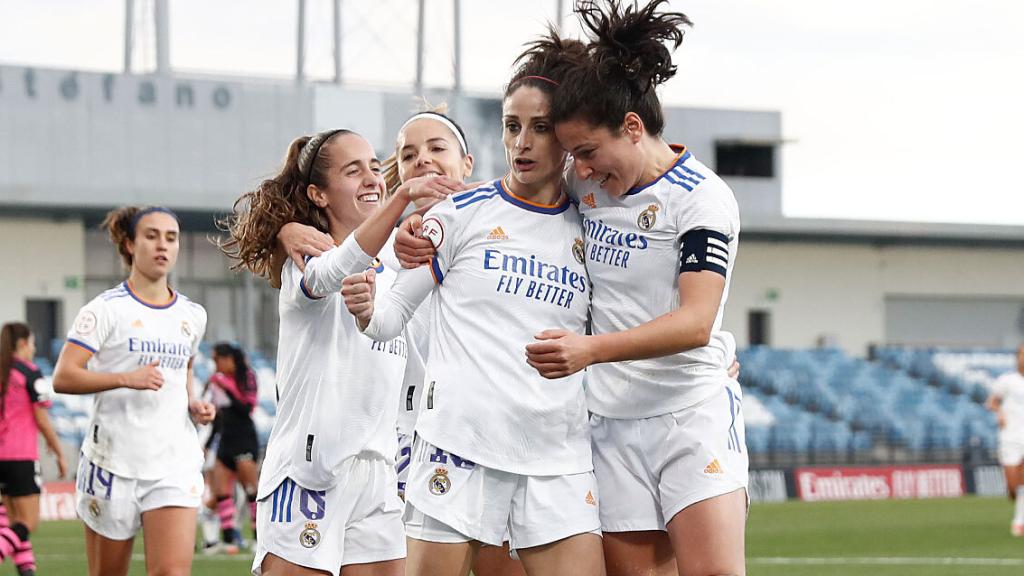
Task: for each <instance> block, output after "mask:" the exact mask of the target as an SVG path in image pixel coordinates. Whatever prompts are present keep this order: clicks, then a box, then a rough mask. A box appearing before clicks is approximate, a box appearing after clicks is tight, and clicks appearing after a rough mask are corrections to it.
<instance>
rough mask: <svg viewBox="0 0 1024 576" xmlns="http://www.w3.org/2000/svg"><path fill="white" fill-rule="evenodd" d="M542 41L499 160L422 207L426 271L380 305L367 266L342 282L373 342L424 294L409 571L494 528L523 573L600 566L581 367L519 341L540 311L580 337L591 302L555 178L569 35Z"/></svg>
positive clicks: (592, 570)
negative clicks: (547, 359)
mask: <svg viewBox="0 0 1024 576" xmlns="http://www.w3.org/2000/svg"><path fill="white" fill-rule="evenodd" d="M574 46H577V47H579V48H581V46H579V45H574ZM546 48H548V49H547V50H535V51H533V52H531V53H530V57H529V58H527V59H526V61H525V62H524V64H523V65H522V66H521V67H520V68H519V69H518V70H517V72H516V74H515V75H514V76H513V78H512V81H511V82H510V84H509V86H508V88H507V89H506V92H505V98H504V101H503V126H504V130H503V140H504V145H505V151H506V157H507V160H508V163H509V168H510V172H509V173H508V174H507V175H506V176H505V177H504V178H502V179H500V180H495V181H493V182H490V183H487V184H485V185H483V186H480V187H478V188H476V189H474V190H470V191H468V192H464V193H461V194H456V195H454V196H452V197H451V198H449V199H447V200H444V201H442V202H441V203H439V204H438V205H436V206H435V207H434V208H433V209H431V210H430V211H429V212H428V213H427V214H426V216H425V218H424V230H425V235H426V237H428V238H430V239H431V240H432V241H433V243H434V245H435V246H436V248H437V256H436V258H435V259H434V260H433V263H432V266H431V267H430V269H414V270H404V271H402V272H401V273H400V274H399V279H398V281H397V282H396V283H395V285H394V286H393V287H392V289H391V290H390V292H389V293H388V294H387V295H386V302H385V303H384V304H383V305H381V304H380V303H378V302H375V301H374V298H373V286H374V284H375V279H374V274H373V273H372V272H367V273H364V274H359V275H356V276H353V277H350V278H349V279H346V281H345V287H344V289H343V294H344V295H345V298H346V304H347V305H348V307H349V311H350V312H352V313H353V314H354V315H355V316H356V318H357V320H358V321H359V323H360V326H362V327H363V328H364V329H365V332H366V333H367V334H370V335H372V336H373V337H375V338H388V337H391V336H392V335H394V334H396V333H398V332H400V331H401V329H402V327H403V326H404V325H405V323H406V322H407V321H408V319H409V318H410V317H411V316H412V314H413V312H414V311H415V310H416V308H417V307H418V306H419V305H420V303H421V302H422V301H423V300H424V299H425V298H426V297H427V295H429V294H431V293H433V298H432V300H431V302H430V304H429V305H430V306H431V307H432V309H433V321H432V325H431V333H430V352H429V355H428V358H427V366H426V377H425V378H424V384H425V385H426V390H425V391H424V395H425V397H424V398H425V400H424V402H423V405H422V406H421V413H420V415H419V420H418V421H417V423H416V433H417V439H416V441H415V444H414V447H413V462H412V465H411V470H410V473H409V482H408V484H407V485H406V512H405V516H406V528H407V532H408V535H409V538H410V539H409V543H410V548H409V567H410V573H411V574H446V575H447V574H451V575H462V574H467V573H468V571H469V567H470V565H471V564H472V560H473V557H474V555H475V552H476V550H477V549H478V547H479V545H480V543H488V544H493V545H498V544H500V543H501V542H502V540H503V539H504V536H505V533H506V531H507V532H508V534H509V537H510V544H511V547H512V548H513V549H515V550H516V552H517V553H518V555H519V557H520V558H521V559H522V562H523V566H524V567H525V569H526V572H527V574H570V575H571V574H601V573H603V572H604V568H603V558H602V555H601V544H600V538H599V536H598V535H597V534H596V532H597V530H598V525H599V519H598V516H597V493H596V492H595V488H596V486H595V484H594V479H593V473H592V463H591V458H590V448H589V439H588V438H587V427H586V407H585V403H584V395H583V387H582V375H574V376H570V377H568V378H565V379H561V380H557V381H555V382H548V381H545V380H544V379H542V378H540V377H539V376H538V375H537V374H536V373H535V372H533V371H532V370H531V369H530V368H529V367H528V366H527V365H526V364H525V363H523V361H522V358H521V356H520V355H519V353H517V352H516V351H515V350H517V349H520V348H519V346H522V345H525V344H526V343H527V342H528V341H529V340H530V339H531V337H532V335H533V334H534V333H536V331H537V329H538V328H540V327H541V326H543V325H545V324H546V323H548V322H551V321H555V322H557V323H559V324H561V325H562V326H564V327H565V328H566V329H568V330H571V331H574V332H578V333H582V332H583V331H584V328H585V323H586V315H587V306H588V300H589V297H588V292H589V289H590V288H589V282H588V280H587V276H586V269H585V268H584V266H583V259H582V253H581V252H579V247H580V246H581V245H582V241H583V240H582V238H581V237H580V228H579V220H578V215H577V214H576V210H575V208H574V207H573V206H572V205H571V203H570V202H569V200H568V198H567V197H566V196H565V194H564V193H563V192H562V190H561V186H560V181H561V171H562V169H563V166H564V161H565V155H564V154H563V153H562V151H561V149H560V148H559V146H558V143H557V141H556V140H555V138H554V133H553V131H552V129H551V128H552V127H551V124H550V122H549V121H548V118H547V115H548V107H549V94H550V92H551V91H553V87H554V84H555V82H554V81H553V80H551V78H550V75H553V74H556V73H557V68H558V67H559V66H564V65H565V61H564V60H563V59H562V58H558V57H555V56H564V55H565V54H564V50H565V47H564V46H562V45H561V44H560V43H559V44H557V45H553V46H549V47H546ZM392 213H393V214H394V213H395V211H394V210H393V211H392ZM397 215H398V214H395V218H397ZM389 232H390V230H388V229H387V228H386V227H382V228H379V229H376V230H374V231H373V233H374V234H376V235H377V236H376V239H379V238H381V237H386V235H387V234H388V233H389ZM366 236H369V234H367V235H366ZM362 240H363V238H362V237H361V238H360V244H363V242H362ZM382 243H383V241H382V240H381V241H378V242H375V245H380V244H382ZM343 248H344V247H343ZM484 319H493V320H494V321H496V322H497V323H496V324H495V325H491V324H489V323H488V322H486V321H482V320H484Z"/></svg>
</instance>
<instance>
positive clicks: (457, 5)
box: [452, 0, 462, 95]
mask: <svg viewBox="0 0 1024 576" xmlns="http://www.w3.org/2000/svg"><path fill="white" fill-rule="evenodd" d="M452 8H453V9H454V12H455V14H454V15H453V17H452V26H453V27H454V28H455V30H454V32H455V46H454V50H455V55H454V62H453V68H454V70H453V71H452V75H453V76H454V78H453V84H454V86H453V87H452V90H453V91H454V92H455V94H456V95H458V94H459V93H460V92H462V2H460V0H452Z"/></svg>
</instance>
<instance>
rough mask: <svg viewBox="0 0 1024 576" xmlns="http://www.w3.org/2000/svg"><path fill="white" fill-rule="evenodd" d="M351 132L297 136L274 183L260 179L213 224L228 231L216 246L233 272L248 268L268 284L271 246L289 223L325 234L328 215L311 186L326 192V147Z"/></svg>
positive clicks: (272, 180)
mask: <svg viewBox="0 0 1024 576" xmlns="http://www.w3.org/2000/svg"><path fill="white" fill-rule="evenodd" d="M345 134H353V132H352V131H350V130H329V131H327V132H320V133H318V134H315V135H313V136H300V137H298V138H296V139H295V140H293V141H292V143H291V145H289V146H288V152H287V154H286V155H285V159H284V166H283V167H282V168H281V171H280V172H278V174H277V175H276V176H274V177H273V178H269V179H267V180H264V181H263V182H261V183H260V184H259V186H257V187H256V189H255V190H251V191H249V192H246V193H245V194H242V196H241V197H240V198H238V200H235V203H234V206H233V207H232V211H231V214H228V215H227V216H226V217H224V218H222V219H220V220H218V221H217V226H218V228H220V229H221V230H222V231H224V232H227V234H228V239H227V240H223V241H221V240H218V241H217V242H216V244H217V246H218V247H219V248H220V249H221V251H222V252H224V254H225V255H227V257H228V258H230V259H231V260H234V263H233V264H232V266H231V268H232V269H233V270H238V269H240V268H243V267H245V268H248V269H249V270H250V271H251V272H252V273H253V274H256V275H257V276H260V277H262V278H267V279H270V278H271V277H272V273H273V270H272V269H271V268H272V266H271V259H272V258H273V254H274V244H275V242H276V238H277V233H278V231H280V230H281V227H282V226H284V225H285V224H287V223H289V222H298V223H300V224H305V225H307V226H312V227H314V228H316V229H317V230H320V231H321V232H327V231H328V226H327V215H326V214H325V213H324V211H323V210H322V209H321V208H320V207H318V206H317V205H316V204H314V203H313V201H312V200H310V199H309V196H308V194H307V193H306V190H307V188H308V186H309V185H311V184H312V185H314V186H317V187H320V188H326V187H327V173H328V171H329V170H330V158H329V156H328V153H327V148H328V145H329V144H330V143H331V142H333V141H334V140H335V139H336V138H338V137H339V136H342V135H345Z"/></svg>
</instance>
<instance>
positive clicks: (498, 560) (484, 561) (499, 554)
mask: <svg viewBox="0 0 1024 576" xmlns="http://www.w3.org/2000/svg"><path fill="white" fill-rule="evenodd" d="M473 576H526V571H524V570H523V563H522V562H520V561H518V560H516V559H515V558H512V556H511V555H510V554H509V549H508V542H505V543H504V544H502V545H501V546H483V547H481V548H480V553H479V554H477V556H476V562H474V563H473Z"/></svg>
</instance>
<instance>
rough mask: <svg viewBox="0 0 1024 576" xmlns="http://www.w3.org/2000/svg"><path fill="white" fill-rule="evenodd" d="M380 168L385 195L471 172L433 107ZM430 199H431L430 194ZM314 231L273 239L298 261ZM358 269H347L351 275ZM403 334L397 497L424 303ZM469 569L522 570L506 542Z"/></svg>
mask: <svg viewBox="0 0 1024 576" xmlns="http://www.w3.org/2000/svg"><path fill="white" fill-rule="evenodd" d="M384 167H385V168H384V180H385V183H386V185H387V188H388V190H389V195H394V194H398V193H399V190H400V188H401V186H403V185H405V186H406V188H407V189H408V188H410V187H415V186H417V185H421V184H426V183H429V182H430V181H429V178H431V177H444V178H449V179H451V181H453V182H464V181H465V180H467V179H468V178H469V177H470V175H471V174H472V170H473V156H472V154H470V151H469V145H468V143H467V141H466V136H465V133H464V132H463V130H462V128H461V127H459V125H458V124H456V123H455V121H454V120H452V119H451V118H449V117H448V116H445V115H444V114H443V109H435V110H433V111H425V112H420V113H418V114H414V115H413V116H412V117H410V118H409V119H408V120H406V122H405V123H404V124H403V125H402V128H401V129H400V130H399V131H398V138H397V141H396V144H395V154H394V155H393V156H392V157H391V158H389V159H388V160H386V161H385V162H384ZM430 200H431V201H432V202H436V198H430ZM422 202H423V201H421V203H422ZM368 225H370V224H364V226H368ZM361 228H362V227H361ZM317 234H318V233H317V232H316V231H315V229H314V228H311V227H308V226H303V225H301V224H298V223H289V224H286V225H285V226H284V227H283V228H282V229H281V232H280V233H279V234H278V240H279V241H280V243H281V244H282V245H283V247H284V249H285V251H286V252H287V253H288V254H290V255H293V256H292V257H293V260H296V259H298V260H300V261H301V259H303V258H304V257H305V256H313V255H318V254H319V252H318V251H317V250H316V249H315V246H316V245H317V243H318V241H322V239H320V238H318V236H317ZM355 236H356V238H359V237H360V236H361V234H360V229H357V230H356V232H355ZM380 256H381V259H382V260H383V261H384V262H385V263H386V264H387V265H388V266H389V267H392V268H394V269H397V268H398V264H397V263H395V262H394V261H393V258H394V256H393V253H392V250H391V249H390V248H388V247H384V248H383V249H381V250H380ZM365 258H369V256H365ZM359 271H361V270H358V269H357V270H352V272H353V273H355V272H359ZM407 333H408V337H409V342H408V344H409V345H408V352H409V357H408V359H407V361H406V368H405V376H404V380H403V384H402V390H401V393H400V394H399V396H398V398H397V400H398V425H397V429H398V452H397V453H396V456H395V461H396V464H395V471H396V473H397V477H398V492H399V494H400V495H401V497H402V498H403V499H404V498H405V487H406V481H407V478H408V473H409V464H410V462H411V458H412V439H413V430H414V428H415V424H416V417H417V414H418V413H419V407H420V403H421V397H422V394H423V376H424V372H423V370H424V362H425V356H426V354H427V350H428V347H429V333H430V306H429V305H426V304H424V305H421V306H420V307H419V308H417V310H416V312H415V313H414V314H413V316H412V319H411V320H410V321H409V325H408V326H407ZM473 573H474V574H476V575H477V576H515V575H518V574H522V573H523V572H522V565H521V564H520V563H519V562H518V561H517V560H514V559H512V558H511V557H510V556H509V550H508V544H507V543H506V544H505V545H504V547H495V546H485V547H483V548H482V549H481V550H480V552H479V554H478V555H477V557H476V560H475V562H474V564H473Z"/></svg>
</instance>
